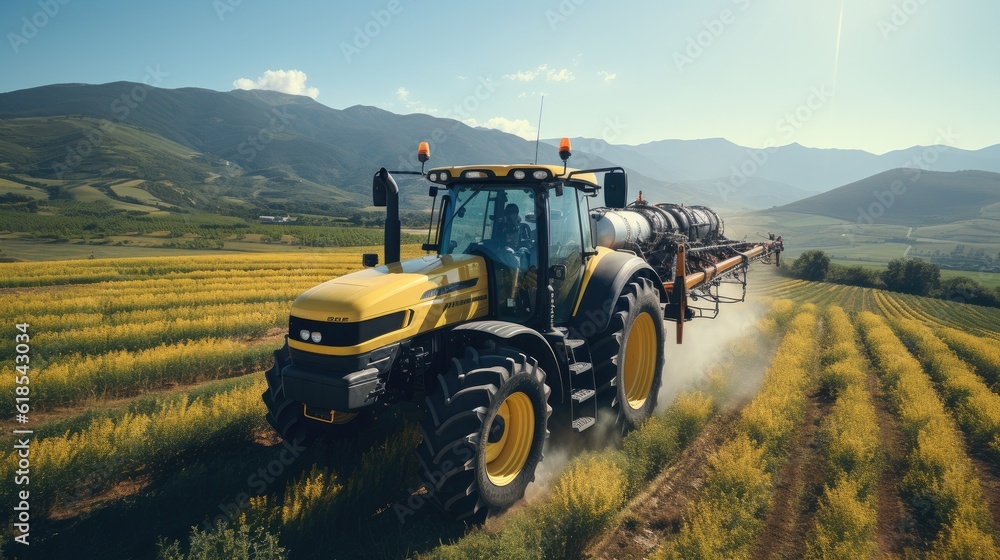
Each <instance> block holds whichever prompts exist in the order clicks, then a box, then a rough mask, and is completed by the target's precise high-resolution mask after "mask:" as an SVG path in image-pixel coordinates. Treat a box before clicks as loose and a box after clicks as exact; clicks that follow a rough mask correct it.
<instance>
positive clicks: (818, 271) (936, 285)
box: [785, 250, 1000, 307]
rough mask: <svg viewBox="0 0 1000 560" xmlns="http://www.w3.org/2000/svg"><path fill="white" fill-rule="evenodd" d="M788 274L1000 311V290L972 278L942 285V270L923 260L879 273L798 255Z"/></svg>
mask: <svg viewBox="0 0 1000 560" xmlns="http://www.w3.org/2000/svg"><path fill="white" fill-rule="evenodd" d="M785 271H786V272H785V274H787V275H790V276H792V277H795V278H801V279H803V280H811V281H814V282H823V281H826V282H831V283H834V284H846V285H849V286H860V287H864V288H881V289H885V290H889V291H893V292H900V293H904V294H911V295H918V296H931V297H936V298H940V299H945V300H949V301H958V302H961V303H972V304H976V305H984V306H989V307H1000V288H989V287H986V286H984V285H982V284H980V283H979V282H977V281H976V280H973V279H972V278H966V277H962V276H957V277H951V278H949V279H947V280H945V281H941V269H940V268H938V266H937V265H935V264H931V263H929V262H927V261H924V260H921V259H893V260H891V261H889V264H888V267H887V268H886V269H885V270H883V271H881V272H877V271H874V270H871V269H868V268H864V267H861V266H842V265H838V264H832V263H831V262H830V257H828V256H827V255H826V253H824V252H823V251H818V250H810V251H806V252H804V253H802V254H801V255H799V258H797V259H795V261H793V262H792V264H791V266H789V267H786V268H785Z"/></svg>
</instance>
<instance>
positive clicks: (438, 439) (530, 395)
mask: <svg viewBox="0 0 1000 560" xmlns="http://www.w3.org/2000/svg"><path fill="white" fill-rule="evenodd" d="M436 389H437V390H436V391H435V392H434V393H433V394H431V395H429V396H428V397H427V399H426V401H427V407H428V409H429V410H428V413H427V414H426V415H425V418H424V419H423V421H421V424H420V428H421V431H422V432H423V436H424V440H423V442H422V443H421V444H420V445H419V446H418V447H417V457H418V458H419V460H420V463H421V466H422V469H421V470H422V472H421V476H422V478H423V479H424V484H425V486H426V488H427V492H428V495H429V497H430V499H431V500H432V501H433V502H434V503H436V504H437V505H438V506H439V507H440V508H441V509H442V510H443V511H444V512H445V513H447V514H448V515H450V516H452V517H454V518H456V519H461V520H465V521H467V522H470V523H481V522H483V521H485V519H486V517H487V516H488V515H489V514H490V513H495V512H498V511H502V510H504V509H506V508H507V507H510V506H511V505H512V504H514V503H515V502H517V501H518V500H520V499H521V498H522V497H523V496H524V491H525V488H527V486H528V484H529V483H531V482H532V481H533V480H534V478H535V468H536V467H537V466H538V463H539V462H540V461H541V460H542V446H543V445H544V443H545V437H546V436H547V435H548V430H547V423H548V418H549V415H551V414H552V407H551V406H549V404H548V399H549V394H550V389H549V387H548V385H546V383H545V372H544V371H542V368H540V367H538V361H537V360H535V359H532V358H528V357H526V356H525V355H524V354H521V353H519V352H518V351H516V350H513V349H510V348H505V347H502V346H501V347H495V346H494V347H491V346H486V347H483V348H479V349H474V348H467V349H466V352H465V356H464V357H463V358H462V359H458V358H455V359H453V360H452V361H451V364H450V365H449V367H448V371H447V372H445V374H444V375H439V376H438V387H437V388H436ZM505 417H506V418H505Z"/></svg>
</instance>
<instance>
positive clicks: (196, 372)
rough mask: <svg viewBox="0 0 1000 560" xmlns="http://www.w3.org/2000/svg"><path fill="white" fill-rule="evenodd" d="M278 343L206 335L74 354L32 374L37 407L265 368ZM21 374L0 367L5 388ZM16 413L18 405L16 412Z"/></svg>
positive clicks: (0, 384) (0, 388) (1, 388)
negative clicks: (136, 347) (137, 347)
mask: <svg viewBox="0 0 1000 560" xmlns="http://www.w3.org/2000/svg"><path fill="white" fill-rule="evenodd" d="M276 345H277V343H276V342H274V341H265V342H262V343H257V344H253V345H250V344H247V343H245V342H239V341H235V340H231V339H219V338H204V339H200V340H193V341H184V342H178V343H175V344H161V345H160V346H156V347H153V348H147V349H144V350H138V351H129V350H114V351H111V352H105V353H103V354H96V355H90V356H87V355H79V354H71V355H69V356H66V357H63V358H60V359H57V360H55V361H53V362H51V363H49V364H48V365H46V366H45V367H44V368H43V369H42V370H41V371H40V372H38V374H37V375H34V376H33V377H32V378H31V392H32V400H33V401H34V403H35V406H34V408H35V410H36V411H37V410H39V409H52V408H55V407H59V406H68V405H72V404H78V403H80V402H83V401H85V400H88V399H110V398H121V397H127V396H131V395H135V394H137V393H139V392H142V391H148V390H152V389H157V388H161V387H163V386H165V385H167V384H171V383H194V382H198V381H206V380H211V379H221V378H226V377H236V376H239V375H243V374H246V373H249V372H250V371H259V370H260V369H261V368H262V367H264V364H265V362H266V359H267V357H268V356H270V354H271V352H272V351H273V350H274V348H275V346H276ZM14 386H15V375H14V371H13V370H11V369H10V368H9V367H5V368H4V369H3V370H0V392H4V394H14ZM10 414H13V411H11V412H10Z"/></svg>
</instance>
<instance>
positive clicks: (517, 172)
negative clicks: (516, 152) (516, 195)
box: [514, 169, 524, 180]
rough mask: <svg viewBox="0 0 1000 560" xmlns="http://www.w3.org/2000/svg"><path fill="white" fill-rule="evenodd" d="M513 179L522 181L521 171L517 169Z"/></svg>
mask: <svg viewBox="0 0 1000 560" xmlns="http://www.w3.org/2000/svg"><path fill="white" fill-rule="evenodd" d="M514 178H515V179H518V180H521V179H524V171H521V170H520V169H518V170H517V171H515V172H514Z"/></svg>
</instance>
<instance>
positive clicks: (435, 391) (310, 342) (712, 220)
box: [263, 138, 783, 523]
mask: <svg viewBox="0 0 1000 560" xmlns="http://www.w3.org/2000/svg"><path fill="white" fill-rule="evenodd" d="M559 155H560V157H561V159H562V162H563V165H562V166H558V165H537V164H525V165H472V166H451V167H438V168H433V169H429V170H425V169H424V168H425V164H426V162H427V161H428V159H429V157H430V150H429V146H428V145H427V143H426V142H421V143H420V146H419V148H418V159H419V161H420V163H421V170H420V171H419V172H418V171H393V172H389V171H387V170H386V169H385V168H382V169H380V170H379V171H378V172H377V173H376V174H375V175H374V177H373V185H372V192H373V201H374V205H375V206H376V207H385V208H386V218H385V247H384V254H385V263H384V264H382V265H381V266H379V265H378V255H375V254H366V255H364V256H363V264H364V266H365V268H364V269H362V270H360V271H358V272H353V273H350V274H347V275H344V276H341V277H339V278H335V279H332V280H329V281H327V282H324V283H322V284H320V285H318V286H316V287H314V288H312V289H310V290H308V291H306V292H305V293H303V294H302V295H301V296H299V297H298V299H296V300H295V302H294V304H293V305H292V309H291V313H290V317H289V321H288V334H287V336H286V337H285V341H286V343H285V345H284V347H282V348H281V349H280V350H277V351H276V352H275V353H274V366H273V368H271V369H270V370H269V371H267V372H266V378H267V384H268V389H267V390H266V391H265V392H264V394H263V399H264V402H265V404H266V406H267V420H268V422H269V423H270V425H271V426H272V427H273V428H274V429H275V430H276V431H277V432H278V434H280V435H281V436H282V437H283V438H285V439H286V440H296V439H302V440H304V441H309V440H312V439H314V438H320V437H324V438H330V437H333V438H351V437H354V436H355V435H356V434H357V433H358V432H359V430H360V428H361V427H362V426H364V425H365V423H366V422H368V421H370V420H371V419H372V417H374V416H375V415H377V414H378V413H379V411H381V410H384V409H385V408H386V407H388V406H391V405H393V404H396V403H400V402H405V401H413V402H417V403H419V404H420V405H421V406H425V407H426V411H425V412H424V413H423V417H422V420H421V421H420V429H421V432H422V435H423V441H422V443H421V444H420V445H419V446H418V448H417V449H416V454H417V458H418V459H419V462H420V471H421V473H422V478H423V480H424V485H425V487H426V490H427V495H428V497H429V498H430V499H431V500H432V501H433V502H434V503H435V504H437V505H438V506H439V507H440V508H441V509H442V510H443V511H444V512H446V514H448V515H450V516H453V517H454V518H456V519H464V520H467V521H469V522H473V523H478V522H482V521H483V520H485V519H486V517H487V516H488V515H489V514H491V513H495V512H498V511H502V510H504V509H506V508H508V507H509V506H511V505H512V504H514V503H515V502H517V501H518V500H520V499H521V498H522V497H523V496H524V492H525V489H526V487H527V486H528V484H530V483H531V482H532V481H533V480H534V475H535V469H536V468H537V467H538V465H539V462H540V461H541V460H542V450H543V444H544V443H545V440H546V438H547V437H548V435H549V428H550V427H552V428H553V429H555V428H557V427H559V428H560V430H559V431H558V432H556V433H560V434H563V433H564V434H566V435H565V436H560V437H576V436H575V435H574V434H576V433H580V432H584V431H586V430H587V429H589V428H591V427H593V426H594V425H595V424H596V423H597V421H598V418H599V415H598V412H599V410H601V408H602V407H610V410H611V411H612V412H613V413H614V414H602V415H601V416H600V417H601V418H609V420H608V421H609V422H610V421H615V422H617V423H618V424H619V426H620V429H622V430H623V431H627V430H630V429H632V428H634V427H636V426H638V425H639V424H640V423H642V422H643V421H644V420H645V419H646V418H649V417H650V416H651V415H652V414H653V412H654V409H655V408H656V405H657V393H658V392H659V390H660V386H661V383H662V371H663V366H664V347H665V332H664V322H665V321H673V322H676V323H677V329H676V341H677V343H681V342H682V337H683V326H684V323H685V322H686V321H690V320H692V319H695V318H713V317H715V316H716V315H717V314H718V312H719V304H720V303H731V302H738V301H743V300H744V299H745V297H746V280H747V278H746V273H747V270H748V268H749V266H750V264H751V263H753V262H756V261H763V262H771V261H772V260H773V261H774V262H775V263H776V264H777V263H778V262H779V258H780V253H781V251H782V249H783V243H782V239H781V237H775V236H774V235H773V234H770V235H769V236H768V238H766V239H762V240H755V241H747V240H731V239H727V238H726V237H725V235H724V224H723V221H722V219H720V218H719V216H718V215H717V214H716V213H715V212H714V211H712V210H711V209H709V208H706V207H703V206H683V205H678V204H663V203H661V204H651V203H649V202H647V201H646V200H644V199H643V197H642V195H641V192H640V193H639V196H638V197H637V198H636V199H635V200H633V201H629V200H628V198H629V197H628V177H627V174H626V171H625V169H624V168H622V167H606V168H599V169H584V170H577V169H572V168H569V167H567V163H568V161H567V160H568V158H569V157H570V156H571V147H570V143H569V140H568V139H565V138H564V139H563V140H562V141H561V142H560V146H559ZM394 174H395V175H397V176H398V175H400V174H407V175H417V176H419V178H420V179H419V180H422V181H426V182H428V183H429V194H430V196H431V197H433V198H434V203H433V205H432V207H431V226H430V228H429V230H428V242H427V243H425V244H424V245H423V247H422V248H423V250H424V251H426V253H427V254H426V255H425V256H421V257H417V258H413V259H408V260H405V261H400V237H401V235H400V221H399V186H398V184H397V182H396V180H395V178H394V177H393V175H394ZM602 194H603V202H604V204H603V206H602V205H600V204H598V203H597V202H596V201H597V200H598V197H599V196H600V195H602ZM723 284H737V285H741V286H742V295H740V296H734V295H731V294H730V295H727V294H724V293H722V291H720V288H721V286H722V285H723ZM553 409H555V410H556V412H557V414H556V415H552V411H553ZM602 421H603V420H602ZM555 423H558V424H559V426H552V424H555Z"/></svg>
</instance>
